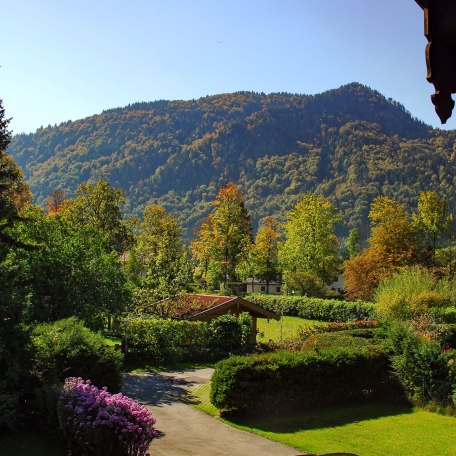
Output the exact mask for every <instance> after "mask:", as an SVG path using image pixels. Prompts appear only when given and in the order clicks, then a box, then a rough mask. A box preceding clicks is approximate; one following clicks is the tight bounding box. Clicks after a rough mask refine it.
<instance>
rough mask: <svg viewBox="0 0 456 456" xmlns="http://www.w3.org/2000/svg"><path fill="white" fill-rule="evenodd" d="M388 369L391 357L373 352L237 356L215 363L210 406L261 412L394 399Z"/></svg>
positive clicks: (349, 349) (337, 350) (357, 350)
mask: <svg viewBox="0 0 456 456" xmlns="http://www.w3.org/2000/svg"><path fill="white" fill-rule="evenodd" d="M389 370H390V367H389V362H388V357H387V356H386V355H385V353H384V352H383V351H382V350H381V349H373V348H369V349H367V348H356V349H352V348H341V349H332V350H321V351H318V352H316V351H306V352H300V353H296V352H289V351H281V352H275V353H270V354H263V355H253V356H237V357H232V358H229V359H227V360H223V361H221V362H219V363H218V364H217V366H216V369H215V373H214V375H213V377H212V385H211V402H212V403H213V404H214V405H215V406H216V407H218V408H220V409H222V410H227V411H235V412H247V413H259V412H264V411H279V410H280V411H284V410H293V409H294V410H297V409H300V408H302V407H306V406H315V405H318V406H321V405H332V404H338V403H346V402H350V403H352V402H357V401H365V400H374V399H380V398H391V396H390V395H389V393H392V392H393V391H394V390H395V387H394V386H393V385H394V382H393V381H392V380H391V378H390V375H389Z"/></svg>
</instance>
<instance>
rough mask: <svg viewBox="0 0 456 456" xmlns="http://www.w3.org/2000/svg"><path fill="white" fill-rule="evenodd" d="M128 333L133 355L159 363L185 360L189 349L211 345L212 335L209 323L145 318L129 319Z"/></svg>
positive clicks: (130, 352) (126, 334) (130, 349)
mask: <svg viewBox="0 0 456 456" xmlns="http://www.w3.org/2000/svg"><path fill="white" fill-rule="evenodd" d="M125 331H126V333H125V336H126V338H127V341H128V352H129V354H130V355H132V356H133V357H134V356H137V357H141V358H142V359H144V360H147V361H151V362H157V363H162V362H178V361H180V360H182V359H183V358H184V355H185V354H186V350H185V347H186V346H187V347H189V346H190V345H192V346H197V347H203V346H208V345H209V343H210V335H211V331H210V326H209V324H207V323H205V322H201V321H185V320H179V321H178V320H171V319H164V318H144V317H142V318H133V319H131V320H129V322H128V328H126V329H125ZM194 355H195V353H194Z"/></svg>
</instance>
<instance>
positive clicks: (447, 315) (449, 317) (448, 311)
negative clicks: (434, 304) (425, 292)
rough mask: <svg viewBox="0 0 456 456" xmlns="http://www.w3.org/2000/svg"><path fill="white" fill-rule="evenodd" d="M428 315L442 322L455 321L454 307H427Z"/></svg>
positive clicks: (455, 308) (455, 311)
mask: <svg viewBox="0 0 456 456" xmlns="http://www.w3.org/2000/svg"><path fill="white" fill-rule="evenodd" d="M429 315H432V316H433V317H434V318H435V319H436V320H438V321H442V322H443V323H456V307H447V308H445V309H436V308H433V309H429Z"/></svg>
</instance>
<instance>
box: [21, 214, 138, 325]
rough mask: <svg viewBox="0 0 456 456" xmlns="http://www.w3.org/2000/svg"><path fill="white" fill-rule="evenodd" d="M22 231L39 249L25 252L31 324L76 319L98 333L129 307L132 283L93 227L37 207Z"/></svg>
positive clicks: (25, 276) (27, 313)
mask: <svg viewBox="0 0 456 456" xmlns="http://www.w3.org/2000/svg"><path fill="white" fill-rule="evenodd" d="M27 217H28V219H27V223H24V224H23V226H21V230H22V231H23V232H25V233H27V238H28V239H30V240H32V241H33V242H34V243H35V244H36V245H37V246H38V247H39V248H37V249H35V250H33V251H30V252H27V251H23V252H21V259H22V264H23V268H24V269H25V273H24V278H23V280H24V282H25V283H26V284H27V286H26V287H24V288H25V289H26V290H27V291H28V292H29V298H28V301H29V305H28V307H27V309H26V318H27V319H28V321H30V322H33V321H38V322H41V321H55V320H58V319H61V318H67V317H70V316H76V317H78V318H80V319H82V320H84V322H85V323H86V324H87V325H88V326H89V327H91V328H93V329H102V328H103V327H104V326H105V325H106V321H107V318H108V317H112V316H115V315H116V314H120V313H121V312H122V311H123V310H124V309H125V307H126V306H127V305H128V303H129V299H130V292H129V289H128V287H127V280H126V277H125V274H124V272H123V270H122V267H121V264H120V261H119V258H118V256H117V254H116V253H114V252H112V251H111V249H110V248H109V247H108V245H107V243H106V240H105V238H104V237H103V236H102V235H101V234H100V233H99V232H98V231H97V230H94V229H92V228H91V227H88V226H82V225H75V224H71V223H70V222H69V221H68V220H66V219H65V218H64V217H62V216H61V215H60V214H55V215H51V216H45V215H44V214H43V213H42V212H41V211H40V210H39V209H37V208H34V209H33V210H29V211H28V213H27Z"/></svg>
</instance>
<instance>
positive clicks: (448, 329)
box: [441, 323, 456, 350]
mask: <svg viewBox="0 0 456 456" xmlns="http://www.w3.org/2000/svg"><path fill="white" fill-rule="evenodd" d="M441 330H442V333H443V334H444V336H443V342H444V343H445V344H447V345H449V346H450V347H451V348H453V349H455V350H456V323H446V324H442V325H441Z"/></svg>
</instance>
